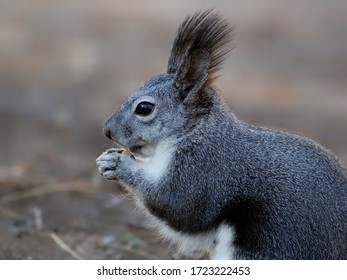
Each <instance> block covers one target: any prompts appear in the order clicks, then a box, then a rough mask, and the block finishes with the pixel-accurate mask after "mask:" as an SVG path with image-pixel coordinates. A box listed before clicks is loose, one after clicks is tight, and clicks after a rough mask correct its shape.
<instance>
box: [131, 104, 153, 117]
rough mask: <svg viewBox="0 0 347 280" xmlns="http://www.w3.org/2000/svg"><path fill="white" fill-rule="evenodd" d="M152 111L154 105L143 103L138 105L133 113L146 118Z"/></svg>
mask: <svg viewBox="0 0 347 280" xmlns="http://www.w3.org/2000/svg"><path fill="white" fill-rule="evenodd" d="M153 109H154V104H152V103H150V102H147V101H143V102H141V103H139V105H137V107H136V109H135V113H136V114H138V115H141V116H148V115H149V114H151V113H152V112H153Z"/></svg>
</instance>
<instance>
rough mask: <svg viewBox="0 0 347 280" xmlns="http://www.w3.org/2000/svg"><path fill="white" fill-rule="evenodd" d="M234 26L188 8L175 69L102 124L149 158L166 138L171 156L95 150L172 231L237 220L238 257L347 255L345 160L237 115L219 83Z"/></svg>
mask: <svg viewBox="0 0 347 280" xmlns="http://www.w3.org/2000/svg"><path fill="white" fill-rule="evenodd" d="M204 31H205V32H207V31H208V32H210V33H209V34H205V35H204V36H202V35H201V34H204ZM230 32H231V29H230V28H228V27H227V25H226V24H225V22H224V21H222V20H221V19H220V17H219V16H218V15H216V14H214V13H213V12H211V11H207V12H201V13H196V14H195V15H193V16H191V17H188V18H187V19H186V20H185V21H184V22H183V24H182V25H181V27H180V28H179V30H178V34H177V37H176V39H175V41H174V45H173V47H172V51H171V55H170V59H169V65H168V73H166V74H162V75H159V76H157V77H154V78H152V79H151V80H149V81H147V82H146V83H145V84H144V86H143V87H141V88H140V89H139V90H138V91H137V92H135V93H134V94H133V95H132V96H130V97H129V98H128V99H127V100H126V101H125V103H124V104H123V105H122V106H121V107H120V109H119V110H118V111H117V112H116V113H115V114H114V116H112V117H111V118H110V120H109V121H108V122H107V123H106V125H105V132H106V134H107V135H108V136H109V137H111V138H112V139H113V140H114V141H115V142H117V143H118V144H120V145H121V146H123V147H128V148H130V150H132V151H133V153H134V154H135V156H139V157H148V158H151V157H153V156H154V155H156V152H157V151H158V149H159V148H158V147H159V146H160V147H162V146H164V148H163V149H162V150H163V151H166V150H168V151H169V152H168V153H167V154H168V155H171V156H170V157H169V156H168V157H167V158H165V159H164V160H163V162H165V160H168V164H167V166H165V163H164V166H163V167H162V166H160V165H155V166H156V168H158V169H160V170H161V169H163V170H162V171H160V172H159V171H158V170H147V171H146V167H144V166H145V165H144V163H143V162H140V161H138V160H137V159H135V158H134V157H130V156H128V155H126V154H124V153H121V152H119V151H118V150H115V149H111V150H109V151H106V152H105V153H103V154H102V155H101V156H100V157H99V158H98V159H97V165H98V167H99V171H100V173H101V174H102V175H103V176H104V177H106V178H107V179H110V180H118V181H121V182H122V183H124V184H125V185H126V186H127V188H128V190H129V191H131V192H133V193H134V195H135V196H136V198H137V200H138V201H139V203H140V204H142V205H143V206H144V208H145V209H146V210H147V211H148V212H149V213H151V215H153V216H154V217H156V218H157V219H158V220H160V221H163V224H165V225H166V226H168V227H169V228H171V229H172V230H174V231H175V232H178V233H180V234H185V235H189V236H199V235H200V234H204V233H208V232H212V231H214V230H216V229H217V228H218V226H219V225H221V224H227V225H229V226H231V227H233V228H234V230H235V233H236V235H235V238H234V241H233V244H230V246H232V245H233V246H234V249H233V250H234V251H235V253H234V255H233V256H234V258H237V259H347V173H346V170H345V169H344V167H343V166H342V164H341V163H340V162H339V161H338V159H337V158H336V157H335V156H334V155H333V154H332V153H331V152H329V151H328V150H326V149H325V148H323V147H322V146H320V145H319V144H317V143H316V142H314V141H312V140H310V139H308V138H305V137H301V136H297V135H293V134H289V133H285V132H281V131H276V130H270V129H266V128H261V127H256V126H252V125H249V124H246V123H244V122H242V121H240V120H238V119H237V118H236V117H235V116H234V115H233V114H232V113H230V112H229V110H228V108H227V107H226V105H225V104H224V102H223V101H222V100H221V98H220V96H219V95H218V93H217V91H216V90H215V89H214V87H213V81H214V79H215V76H214V75H215V73H216V70H218V69H219V68H220V65H221V63H222V61H223V58H224V57H225V54H226V53H227V51H228V50H227V49H225V43H227V42H228V41H229V40H230V38H231V37H230ZM197 34H200V35H198V36H197ZM182 38H183V39H182ZM216 46H217V47H216ZM200 54H201V55H200ZM197 59H198V61H197ZM183 68H184V69H183ZM187 69H189V70H187ZM212 76H213V77H212ZM192 82H193V83H192ZM140 101H149V102H151V103H154V104H155V109H154V111H153V113H152V114H150V115H149V116H146V117H142V116H138V115H136V114H135V113H134V110H135V108H136V105H137V104H138V103H139V102H140ZM164 144H165V145H164ZM162 150H160V151H162ZM148 168H150V167H148ZM144 170H145V171H146V172H147V173H146V172H145V171H144ZM157 171H158V172H157ZM152 173H153V174H154V175H151V174H152ZM148 174H150V175H148ZM151 176H152V177H151Z"/></svg>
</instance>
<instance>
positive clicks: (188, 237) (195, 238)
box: [151, 216, 235, 260]
mask: <svg viewBox="0 0 347 280" xmlns="http://www.w3.org/2000/svg"><path fill="white" fill-rule="evenodd" d="M151 226H152V227H154V228H155V230H157V232H159V235H160V237H161V238H163V239H164V240H165V241H168V242H169V243H170V244H171V245H172V246H174V247H175V249H176V250H177V251H178V253H179V254H182V255H185V256H192V255H197V253H200V255H203V254H206V253H207V254H209V256H210V258H211V259H213V260H232V259H234V258H235V248H234V245H233V242H234V238H235V231H234V228H233V227H232V226H229V225H227V224H221V225H220V226H219V227H218V228H217V229H214V230H211V231H209V232H206V233H198V234H187V233H180V232H178V231H175V230H173V229H172V228H171V227H169V226H168V225H167V224H166V223H165V222H163V221H161V220H159V219H158V218H155V217H153V216H152V217H151Z"/></svg>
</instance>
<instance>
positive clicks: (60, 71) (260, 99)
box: [0, 0, 347, 259]
mask: <svg viewBox="0 0 347 280" xmlns="http://www.w3.org/2000/svg"><path fill="white" fill-rule="evenodd" d="M248 3H249V1H241V0H239V1H236V0H235V1H226V0H221V1H214V2H213V7H215V8H216V10H218V11H220V12H221V14H222V15H223V16H225V17H226V18H227V20H228V21H229V22H230V23H231V24H235V25H236V26H237V34H236V39H235V42H234V47H235V49H234V51H233V53H232V55H231V56H230V58H229V59H228V60H227V62H226V63H225V69H224V70H223V76H222V77H221V78H220V80H219V81H218V87H219V88H220V89H221V91H222V95H223V97H224V98H225V100H226V102H227V103H228V104H229V105H230V106H231V107H232V109H233V111H234V112H235V114H236V115H237V116H238V117H239V118H241V119H243V120H245V121H248V122H251V123H253V124H257V125H263V126H268V127H274V128H279V129H283V130H287V131H291V132H294V133H299V134H302V135H306V136H308V137H311V138H313V139H315V140H317V141H318V142H320V143H321V144H323V145H324V146H326V147H327V148H329V149H330V150H332V151H333V152H334V153H335V154H337V155H338V156H339V158H340V159H341V161H342V162H343V163H344V164H345V166H347V52H346V50H347V36H346V35H347V34H346V26H347V17H346V14H347V3H346V2H345V1H338V0H333V1H326V2H324V1H313V0H304V1H274V0H262V1H257V2H256V4H255V3H252V5H250V4H248ZM210 7H211V3H210V2H209V1H193V0H185V1H171V2H167V1H159V0H150V1H143V2H142V1H136V2H135V0H131V1H116V0H114V1H107V0H99V1H85V0H75V1H58V0H54V1H49V3H48V2H47V1H41V0H29V1H6V0H0V128H1V130H0V259H172V258H178V257H180V256H177V255H175V254H174V253H173V252H172V251H170V250H169V249H168V248H167V246H166V245H167V244H165V243H163V242H162V241H161V240H160V239H159V238H158V237H157V236H156V235H155V233H154V232H153V231H151V230H149V229H148V227H147V225H146V221H145V219H144V217H143V216H142V214H141V213H140V212H139V211H137V210H136V209H135V207H134V204H133V203H132V201H131V200H130V199H129V198H128V197H127V196H126V194H124V193H123V192H122V189H121V188H120V186H118V185H116V184H115V183H112V182H107V181H106V180H104V179H103V178H101V176H100V175H99V174H98V172H97V170H96V166H95V158H96V157H97V156H98V155H99V154H100V153H101V152H102V151H104V150H105V149H107V148H109V147H111V146H112V143H111V142H110V141H108V140H107V139H106V138H105V137H104V136H103V133H102V126H103V123H104V122H105V121H106V120H107V119H108V118H109V117H110V116H111V115H112V114H113V112H114V111H115V110H116V109H117V107H118V106H119V105H120V104H121V102H122V101H123V100H124V98H125V97H126V96H128V95H130V94H131V93H132V92H133V91H134V90H136V89H137V88H138V87H139V86H140V85H141V83H143V82H144V81H145V80H146V79H148V78H150V77H151V76H153V75H156V74H159V73H162V72H164V71H165V68H166V61H167V59H168V52H169V48H170V44H171V40H172V39H173V37H174V34H175V30H176V28H177V26H178V24H179V23H180V21H181V20H182V19H183V18H184V16H185V15H187V14H189V13H192V12H194V11H196V10H200V9H202V8H210Z"/></svg>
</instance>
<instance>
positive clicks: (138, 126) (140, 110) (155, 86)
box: [104, 10, 233, 156]
mask: <svg viewBox="0 0 347 280" xmlns="http://www.w3.org/2000/svg"><path fill="white" fill-rule="evenodd" d="M232 31H233V28H232V27H229V26H228V24H227V22H226V21H224V20H222V19H221V18H220V16H219V15H218V14H216V13H214V12H213V11H212V10H207V11H202V12H197V13H195V14H193V15H192V16H188V17H186V18H185V20H184V21H183V22H182V23H181V25H180V26H179V28H178V31H177V34H176V38H175V39H174V41H173V45H172V48H171V52H170V57H169V61H168V67H167V73H165V74H161V75H158V76H155V77H153V78H152V79H150V80H149V81H147V82H146V83H145V84H144V85H143V86H142V87H141V88H140V89H138V90H137V91H136V92H135V93H134V94H133V95H131V96H130V97H129V98H128V99H127V100H126V101H125V102H124V103H123V104H122V106H121V107H120V108H119V110H118V111H117V112H116V113H115V114H114V115H113V116H112V117H111V118H110V119H109V120H108V121H107V123H106V125H105V127H104V132H105V135H106V136H107V137H108V138H110V139H112V140H114V141H115V142H116V143H118V144H120V145H121V146H123V147H125V148H129V149H130V151H131V152H133V153H134V154H135V155H136V154H137V155H140V156H151V155H152V154H153V152H154V150H155V147H156V146H157V145H158V144H159V143H160V142H162V141H165V140H168V139H170V138H172V137H174V138H175V137H178V136H179V135H182V134H184V133H185V132H186V131H187V129H186V128H187V127H188V126H189V127H191V126H192V122H198V121H199V119H201V118H203V117H206V116H207V115H208V114H209V112H210V110H211V107H212V106H213V100H212V97H213V95H214V94H216V93H215V91H214V90H212V84H213V82H214V81H215V80H216V78H217V72H218V70H219V69H220V68H221V65H222V63H223V61H224V59H225V56H226V55H227V54H228V53H229V51H230V50H231V48H228V47H226V44H227V43H228V42H229V41H231V39H232Z"/></svg>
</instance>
